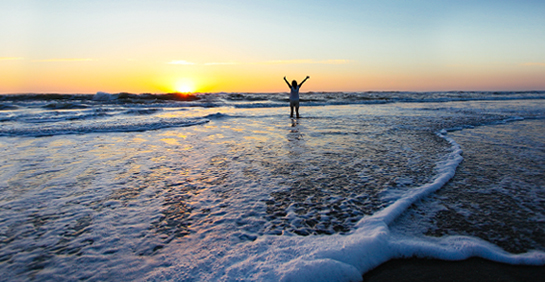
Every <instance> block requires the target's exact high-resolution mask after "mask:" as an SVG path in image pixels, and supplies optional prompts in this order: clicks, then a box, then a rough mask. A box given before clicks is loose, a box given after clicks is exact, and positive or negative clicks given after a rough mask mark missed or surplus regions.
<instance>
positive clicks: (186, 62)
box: [167, 60, 195, 65]
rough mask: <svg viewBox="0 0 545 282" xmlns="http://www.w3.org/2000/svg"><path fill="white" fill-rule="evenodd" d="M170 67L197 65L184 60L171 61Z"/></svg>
mask: <svg viewBox="0 0 545 282" xmlns="http://www.w3.org/2000/svg"><path fill="white" fill-rule="evenodd" d="M167 64H169V65H194V64H195V63H192V62H188V61H184V60H178V61H171V62H168V63H167Z"/></svg>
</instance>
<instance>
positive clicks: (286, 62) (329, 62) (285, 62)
mask: <svg viewBox="0 0 545 282" xmlns="http://www.w3.org/2000/svg"><path fill="white" fill-rule="evenodd" d="M350 62H351V61H350V60H322V61H316V60H279V61H267V62H262V63H261V64H267V65H293V64H319V65H341V64H349V63H350Z"/></svg>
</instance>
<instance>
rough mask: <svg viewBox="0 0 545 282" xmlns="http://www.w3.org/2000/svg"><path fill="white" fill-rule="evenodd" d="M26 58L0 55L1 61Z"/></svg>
mask: <svg viewBox="0 0 545 282" xmlns="http://www.w3.org/2000/svg"><path fill="white" fill-rule="evenodd" d="M24 59H25V58H21V57H0V61H15V60H24Z"/></svg>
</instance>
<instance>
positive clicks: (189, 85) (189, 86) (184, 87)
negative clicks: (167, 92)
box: [175, 79, 195, 93]
mask: <svg viewBox="0 0 545 282" xmlns="http://www.w3.org/2000/svg"><path fill="white" fill-rule="evenodd" d="M175 89H176V91H177V92H180V93H193V92H195V84H194V83H193V82H192V81H189V80H187V79H184V80H180V81H178V82H177V83H176V86H175Z"/></svg>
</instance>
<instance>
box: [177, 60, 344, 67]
mask: <svg viewBox="0 0 545 282" xmlns="http://www.w3.org/2000/svg"><path fill="white" fill-rule="evenodd" d="M351 62H352V61H350V60H322V61H317V60H277V61H265V62H254V63H238V62H211V63H204V64H196V63H193V62H188V61H185V60H176V61H171V62H168V63H167V64H170V65H203V66H221V65H294V64H320V65H341V64H349V63H351Z"/></svg>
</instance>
